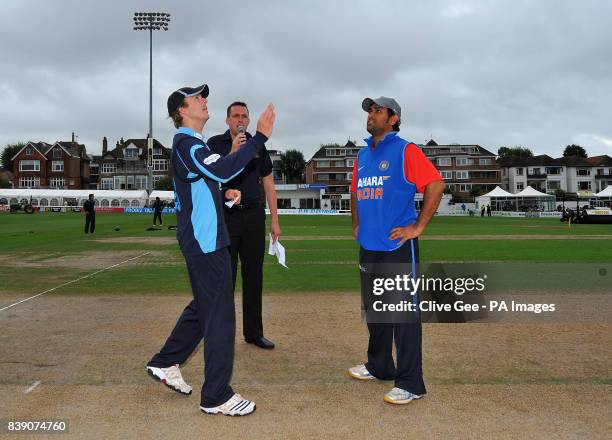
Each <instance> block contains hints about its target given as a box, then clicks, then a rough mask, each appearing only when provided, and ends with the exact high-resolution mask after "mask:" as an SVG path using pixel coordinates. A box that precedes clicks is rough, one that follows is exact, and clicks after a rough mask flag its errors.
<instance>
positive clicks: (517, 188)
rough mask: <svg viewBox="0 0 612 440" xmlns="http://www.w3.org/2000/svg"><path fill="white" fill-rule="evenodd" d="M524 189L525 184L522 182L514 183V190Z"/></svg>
mask: <svg viewBox="0 0 612 440" xmlns="http://www.w3.org/2000/svg"><path fill="white" fill-rule="evenodd" d="M524 189H525V184H524V183H523V182H517V184H516V190H517V191H522V190H524Z"/></svg>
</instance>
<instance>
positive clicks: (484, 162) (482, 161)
mask: <svg viewBox="0 0 612 440" xmlns="http://www.w3.org/2000/svg"><path fill="white" fill-rule="evenodd" d="M478 163H479V164H480V165H491V159H479V160H478Z"/></svg>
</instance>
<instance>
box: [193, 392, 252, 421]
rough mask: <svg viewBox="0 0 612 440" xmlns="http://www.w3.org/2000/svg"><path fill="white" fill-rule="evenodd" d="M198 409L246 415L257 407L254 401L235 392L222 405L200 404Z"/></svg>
mask: <svg viewBox="0 0 612 440" xmlns="http://www.w3.org/2000/svg"><path fill="white" fill-rule="evenodd" d="M200 409H201V410H202V411H204V412H205V413H207V414H218V413H221V414H225V415H226V416H246V415H249V414H251V413H252V412H253V411H255V409H257V407H256V406H255V402H251V401H250V400H247V399H245V398H243V397H242V396H241V395H240V394H238V393H235V394H234V395H233V396H232V397H230V399H229V400H228V401H227V402H225V403H224V404H223V405H219V406H213V407H212V408H206V407H204V406H200Z"/></svg>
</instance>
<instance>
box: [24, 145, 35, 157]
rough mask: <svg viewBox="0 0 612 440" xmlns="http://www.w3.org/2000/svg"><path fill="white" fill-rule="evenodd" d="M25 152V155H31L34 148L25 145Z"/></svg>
mask: <svg viewBox="0 0 612 440" xmlns="http://www.w3.org/2000/svg"><path fill="white" fill-rule="evenodd" d="M25 154H26V156H32V155H34V148H32V147H27V148H26V149H25Z"/></svg>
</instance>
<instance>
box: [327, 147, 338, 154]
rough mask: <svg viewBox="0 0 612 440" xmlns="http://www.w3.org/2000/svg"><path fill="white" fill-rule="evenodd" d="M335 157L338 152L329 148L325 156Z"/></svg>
mask: <svg viewBox="0 0 612 440" xmlns="http://www.w3.org/2000/svg"><path fill="white" fill-rule="evenodd" d="M337 155H338V150H336V149H335V148H330V149H328V150H327V154H326V156H337Z"/></svg>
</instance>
